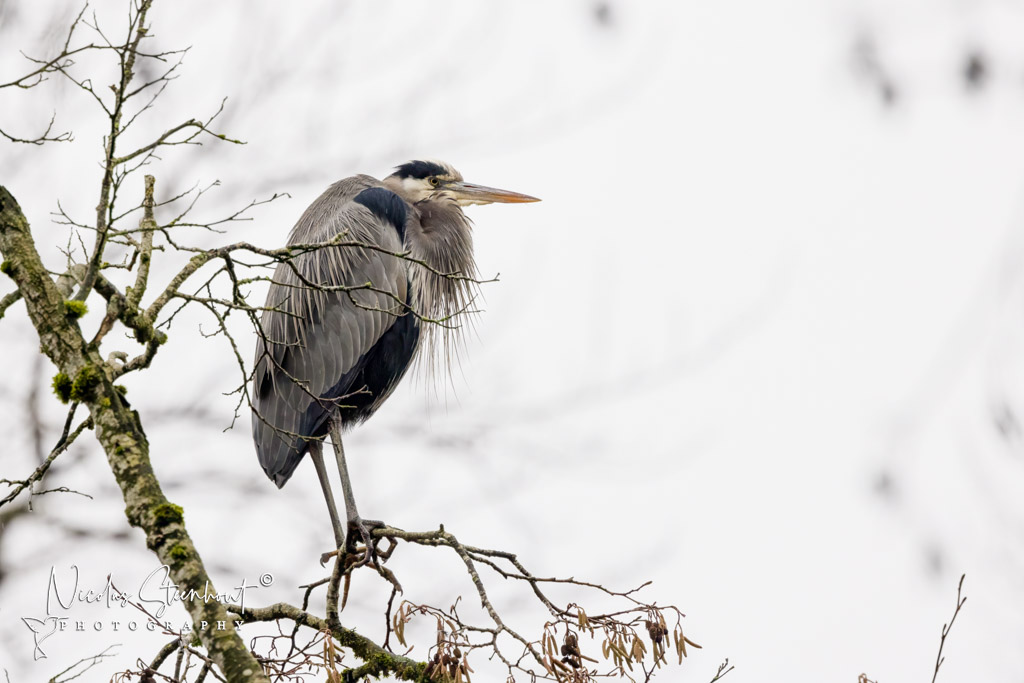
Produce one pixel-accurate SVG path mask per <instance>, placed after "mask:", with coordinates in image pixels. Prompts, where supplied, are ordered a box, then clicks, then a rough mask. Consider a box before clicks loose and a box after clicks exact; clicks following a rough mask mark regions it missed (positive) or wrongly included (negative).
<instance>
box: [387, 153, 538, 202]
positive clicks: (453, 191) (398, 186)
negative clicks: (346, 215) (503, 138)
mask: <svg viewBox="0 0 1024 683" xmlns="http://www.w3.org/2000/svg"><path fill="white" fill-rule="evenodd" d="M384 184H385V185H387V186H389V187H390V188H391V189H392V190H394V191H395V192H398V193H399V194H401V195H402V196H404V197H406V198H407V199H408V200H409V201H410V202H413V203H416V202H422V201H426V200H435V201H436V200H440V199H450V200H452V201H454V202H456V203H457V204H458V205H459V206H470V205H471V204H493V203H495V202H501V203H505V204H517V203H522V202H539V201H540V200H539V199H537V198H536V197H531V196H530V195H527V194H519V193H518V192H511V191H509V190H499V189H497V188H495V187H485V186H483V185H474V184H473V183H467V182H466V181H465V180H463V179H462V174H461V173H459V172H458V171H456V170H455V168H454V167H452V166H451V164H446V163H444V162H443V161H410V162H408V163H405V164H402V165H401V166H399V167H398V168H396V169H395V172H394V173H392V174H391V175H389V176H388V177H387V178H385V179H384Z"/></svg>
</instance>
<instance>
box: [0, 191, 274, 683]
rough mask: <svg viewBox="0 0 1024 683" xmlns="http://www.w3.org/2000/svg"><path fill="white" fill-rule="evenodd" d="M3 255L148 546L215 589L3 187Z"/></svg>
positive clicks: (205, 637)
mask: <svg viewBox="0 0 1024 683" xmlns="http://www.w3.org/2000/svg"><path fill="white" fill-rule="evenodd" d="M0 253H2V254H3V257H4V259H5V260H6V261H7V262H8V263H9V264H10V266H9V268H8V274H9V275H10V276H11V278H12V279H13V280H14V281H15V283H16V284H17V286H18V290H19V291H20V292H21V293H22V296H23V297H24V300H25V308H26V311H27V313H28V316H29V318H30V319H31V321H32V324H33V326H34V327H35V329H36V331H37V332H38V334H39V341H40V346H41V349H42V351H43V353H45V354H46V356H47V357H49V358H50V360H51V361H53V364H54V365H55V366H56V367H57V369H58V370H59V372H60V373H63V374H64V375H65V376H67V377H74V378H75V380H74V381H73V382H72V387H71V394H72V396H77V400H80V401H81V402H82V404H83V405H84V406H85V407H87V408H88V410H89V414H90V419H91V420H92V423H93V425H94V427H95V435H96V439H97V440H98V441H99V443H100V445H101V446H102V447H103V450H104V452H105V453H106V456H107V462H108V464H109V465H110V469H111V471H112V472H113V474H114V477H115V479H116V480H117V484H118V487H119V488H120V489H121V493H122V495H123V497H124V502H125V515H126V516H127V518H128V521H129V523H130V524H131V525H132V526H135V527H138V528H140V529H142V530H143V531H144V532H145V534H146V544H147V546H148V547H149V548H150V549H151V550H152V551H153V552H154V553H156V555H157V557H158V558H159V560H160V562H161V563H163V564H166V565H167V566H168V568H169V571H170V576H171V578H172V579H173V580H174V582H175V583H177V584H178V585H179V586H181V587H182V588H184V589H186V590H189V589H191V590H195V591H196V592H197V593H202V592H203V591H204V590H206V589H207V587H209V590H213V582H212V581H211V579H210V577H209V575H208V574H207V572H206V569H205V567H204V566H203V562H202V559H201V558H200V556H199V552H198V551H197V550H196V548H195V546H194V545H193V543H192V539H191V538H190V537H189V535H188V532H187V531H186V529H185V523H184V515H183V512H182V511H181V508H179V507H177V506H174V505H173V504H171V503H170V502H169V501H168V500H167V498H166V496H164V493H163V491H162V489H161V487H160V482H159V481H158V480H157V478H156V475H155V474H154V472H153V467H152V464H151V463H150V459H149V441H148V440H147V438H146V435H145V433H144V431H143V429H142V424H141V421H140V419H139V415H138V413H136V412H134V411H132V410H130V409H129V408H128V406H127V405H126V404H125V403H124V401H123V400H122V398H121V393H120V392H119V391H118V390H117V389H116V388H115V386H114V384H113V382H112V381H111V377H110V376H109V375H108V370H109V366H107V364H106V363H104V361H103V359H102V358H101V357H100V355H99V350H98V348H97V347H96V346H94V345H91V344H88V343H87V342H86V340H85V338H84V337H83V336H82V331H81V329H80V328H79V326H78V323H77V321H76V320H75V319H74V318H72V317H71V316H69V315H67V313H68V310H67V308H66V307H65V299H64V296H63V295H62V294H61V292H60V290H59V289H58V288H57V285H56V283H55V282H54V281H53V280H52V279H51V277H50V275H49V273H48V272H47V270H46V268H45V267H44V266H43V263H42V261H41V260H40V257H39V253H38V251H37V250H36V247H35V243H34V241H33V239H32V235H31V232H30V230H29V225H28V221H27V220H26V219H25V216H24V214H23V213H22V211H21V208H20V207H19V206H18V203H17V202H16V201H15V199H14V197H13V196H11V194H10V193H9V192H8V191H7V190H6V188H4V187H2V186H0ZM172 549H173V552H172ZM185 607H186V609H187V610H188V612H189V614H190V616H191V617H192V619H193V621H194V622H195V623H201V622H203V621H206V622H207V623H211V624H213V623H216V622H218V621H226V620H228V618H229V617H228V613H227V610H226V609H225V608H224V606H223V605H221V604H220V603H218V602H216V601H210V602H204V601H202V600H191V601H186V603H185ZM198 635H199V639H200V641H201V642H202V644H203V647H205V648H206V650H207V651H208V652H209V655H210V657H211V659H212V660H213V661H214V662H215V663H216V664H217V666H218V667H219V668H220V669H221V671H223V672H224V674H225V675H226V676H227V678H228V680H231V681H243V682H253V683H257V682H264V681H268V679H267V678H266V676H264V675H263V672H262V669H261V667H260V665H259V664H258V663H257V661H256V659H255V658H254V657H253V655H252V654H251V653H250V652H249V649H248V648H247V647H246V646H245V644H244V643H243V642H242V639H241V638H240V637H239V636H238V634H237V633H236V632H234V631H232V630H220V631H218V630H201V631H199V633H198Z"/></svg>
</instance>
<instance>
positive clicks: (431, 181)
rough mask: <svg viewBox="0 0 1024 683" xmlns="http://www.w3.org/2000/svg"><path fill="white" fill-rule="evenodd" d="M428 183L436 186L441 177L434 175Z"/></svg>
mask: <svg viewBox="0 0 1024 683" xmlns="http://www.w3.org/2000/svg"><path fill="white" fill-rule="evenodd" d="M430 184H431V185H433V186H434V187H437V186H438V185H440V184H441V179H440V178H438V177H436V176H434V177H432V178H431V179H430Z"/></svg>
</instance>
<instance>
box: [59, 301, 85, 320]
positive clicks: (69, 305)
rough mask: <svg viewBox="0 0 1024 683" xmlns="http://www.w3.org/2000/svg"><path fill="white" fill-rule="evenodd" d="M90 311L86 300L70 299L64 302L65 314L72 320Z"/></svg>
mask: <svg viewBox="0 0 1024 683" xmlns="http://www.w3.org/2000/svg"><path fill="white" fill-rule="evenodd" d="M88 312H89V307H88V306H86V305H85V302H84V301H72V300H68V301H65V302H64V315H66V316H67V317H68V318H70V319H71V320H78V319H79V318H81V317H82V316H83V315H85V314H86V313H88Z"/></svg>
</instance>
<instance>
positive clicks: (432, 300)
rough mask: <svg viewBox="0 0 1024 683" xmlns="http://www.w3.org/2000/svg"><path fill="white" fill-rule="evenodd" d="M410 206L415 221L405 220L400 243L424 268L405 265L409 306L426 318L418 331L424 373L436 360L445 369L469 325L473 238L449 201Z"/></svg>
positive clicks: (473, 277)
mask: <svg viewBox="0 0 1024 683" xmlns="http://www.w3.org/2000/svg"><path fill="white" fill-rule="evenodd" d="M414 206H415V208H416V212H415V217H416V218H418V220H414V219H413V217H410V220H409V222H408V224H407V225H406V233H405V244H406V248H408V250H409V254H410V256H412V257H413V258H414V259H417V260H420V261H422V262H423V263H425V264H427V265H428V266H429V268H423V267H422V266H419V265H417V264H415V263H413V264H411V265H410V281H411V285H412V286H411V287H410V289H411V290H412V294H413V302H412V305H413V307H414V309H415V311H416V313H418V314H419V315H420V316H423V317H424V318H427V319H428V321H425V322H424V324H423V326H422V328H421V329H422V331H423V333H424V334H422V335H421V338H422V340H423V342H424V345H425V347H426V348H425V351H426V362H427V368H428V372H432V371H433V370H435V369H436V366H435V363H436V362H437V361H440V360H443V365H442V367H445V369H449V370H450V367H451V363H452V361H453V360H454V359H455V358H457V356H458V352H459V349H460V347H461V342H462V338H463V337H462V332H463V331H464V330H466V329H468V328H469V327H471V326H472V318H473V312H474V304H473V301H474V298H475V297H476V293H477V284H476V278H477V274H476V264H475V263H474V261H473V235H472V231H471V228H470V222H469V219H468V218H466V216H465V214H463V213H462V210H461V209H460V208H459V206H458V204H456V203H455V202H454V201H450V200H438V201H434V200H428V201H422V202H419V203H417V204H415V205H414ZM446 366H447V367H446Z"/></svg>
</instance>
